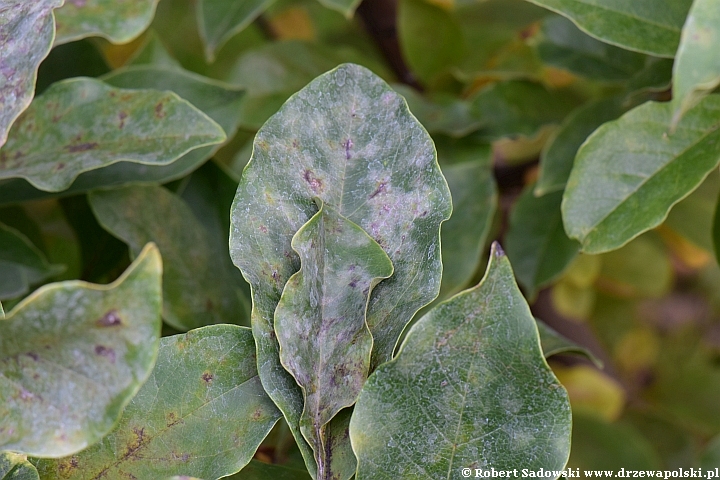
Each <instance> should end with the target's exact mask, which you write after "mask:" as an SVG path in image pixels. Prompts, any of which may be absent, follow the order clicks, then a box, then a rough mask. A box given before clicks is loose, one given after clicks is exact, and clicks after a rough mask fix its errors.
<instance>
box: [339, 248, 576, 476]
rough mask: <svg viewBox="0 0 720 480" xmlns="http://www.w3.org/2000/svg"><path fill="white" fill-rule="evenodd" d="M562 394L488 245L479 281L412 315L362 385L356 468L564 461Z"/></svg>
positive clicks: (411, 472)
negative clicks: (393, 350) (395, 347)
mask: <svg viewBox="0 0 720 480" xmlns="http://www.w3.org/2000/svg"><path fill="white" fill-rule="evenodd" d="M570 426H571V414H570V403H569V401H568V396H567V393H566V392H565V390H564V389H563V387H562V385H560V383H559V382H558V380H557V379H556V378H555V376H554V375H553V373H552V370H550V367H548V365H547V363H546V362H545V358H544V357H543V353H542V351H541V350H540V342H539V341H538V331H537V328H536V326H535V320H534V318H533V316H532V314H531V313H530V308H529V307H528V305H527V303H526V302H525V299H524V298H523V296H522V294H521V293H520V290H518V288H517V285H516V284H515V280H514V278H513V273H512V268H511V267H510V262H509V261H508V260H507V257H505V255H504V254H503V252H502V249H500V247H499V246H498V245H497V244H494V245H493V248H492V251H491V253H490V263H489V265H488V269H487V272H486V273H485V277H484V278H483V280H482V281H481V282H480V284H479V285H478V286H476V287H474V288H473V289H471V290H467V291H465V292H463V293H460V294H458V295H456V296H455V297H453V298H452V299H450V300H448V301H447V302H444V303H442V304H440V305H438V306H437V307H435V308H434V309H433V310H431V311H430V313H428V314H427V315H426V316H424V317H423V318H422V319H420V321H418V322H417V323H416V324H415V325H414V326H413V328H412V329H411V330H410V332H409V333H408V335H407V337H406V339H405V341H404V342H403V345H402V347H401V349H400V352H399V353H398V355H397V356H396V357H395V358H394V359H393V360H392V361H391V362H388V363H386V364H384V365H381V366H380V367H379V368H378V369H377V370H376V371H375V373H373V374H372V375H371V376H370V378H369V379H368V381H367V382H366V383H365V386H364V387H363V391H362V393H361V394H360V398H359V399H358V402H357V404H356V405H355V412H354V413H353V417H352V420H351V422H350V438H351V441H352V446H353V450H354V451H355V453H356V455H357V457H358V471H357V476H356V478H357V479H358V480H364V479H366V478H371V479H373V480H382V479H388V480H389V479H393V480H394V479H397V478H418V477H422V478H461V477H460V474H461V472H462V469H463V468H471V469H476V468H481V469H483V470H485V469H489V468H490V467H494V468H495V469H497V470H512V469H514V468H517V469H521V468H528V469H531V470H539V469H540V468H544V469H548V470H561V469H562V468H563V467H564V466H565V463H566V462H567V459H568V455H569V453H570Z"/></svg>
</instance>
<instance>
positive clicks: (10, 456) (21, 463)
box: [0, 452, 40, 480]
mask: <svg viewBox="0 0 720 480" xmlns="http://www.w3.org/2000/svg"><path fill="white" fill-rule="evenodd" d="M0 480H40V477H39V476H38V471H37V470H36V469H35V466H34V465H33V464H32V463H30V462H28V459H27V457H26V456H25V455H20V454H17V453H11V452H0Z"/></svg>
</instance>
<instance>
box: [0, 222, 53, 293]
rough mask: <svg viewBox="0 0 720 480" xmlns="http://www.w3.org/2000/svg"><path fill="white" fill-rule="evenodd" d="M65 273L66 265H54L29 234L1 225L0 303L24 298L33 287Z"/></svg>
mask: <svg viewBox="0 0 720 480" xmlns="http://www.w3.org/2000/svg"><path fill="white" fill-rule="evenodd" d="M63 270H65V267H64V266H63V265H51V264H50V262H48V261H47V258H45V255H43V253H42V252H41V251H40V250H39V249H38V248H37V247H36V246H35V245H33V244H32V242H31V241H30V240H29V239H28V238H27V237H26V236H25V235H23V234H22V233H20V232H19V231H17V230H15V229H14V228H10V227H8V226H6V225H3V224H2V223H0V300H8V299H11V298H16V297H19V296H20V295H24V294H26V293H27V292H28V291H30V286H31V285H35V284H38V283H40V282H42V281H44V280H47V279H48V278H50V277H53V276H55V275H57V274H59V273H62V271H63Z"/></svg>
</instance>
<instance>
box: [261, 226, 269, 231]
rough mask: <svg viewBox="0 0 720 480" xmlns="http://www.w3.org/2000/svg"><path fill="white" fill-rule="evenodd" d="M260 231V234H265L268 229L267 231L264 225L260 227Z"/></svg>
mask: <svg viewBox="0 0 720 480" xmlns="http://www.w3.org/2000/svg"><path fill="white" fill-rule="evenodd" d="M260 231H261V232H262V233H267V232H268V229H267V227H266V226H265V225H260Z"/></svg>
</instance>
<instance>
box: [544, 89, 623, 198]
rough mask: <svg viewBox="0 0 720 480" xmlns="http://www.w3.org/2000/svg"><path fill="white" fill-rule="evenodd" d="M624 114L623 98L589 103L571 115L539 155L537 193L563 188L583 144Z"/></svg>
mask: <svg viewBox="0 0 720 480" xmlns="http://www.w3.org/2000/svg"><path fill="white" fill-rule="evenodd" d="M624 112H625V109H624V108H623V106H622V102H621V99H620V98H618V97H612V98H608V99H603V100H598V101H595V102H590V103H589V104H587V105H584V106H582V107H580V108H578V109H577V110H575V111H574V112H573V113H571V114H570V115H568V116H567V117H566V119H565V120H564V121H563V123H562V125H561V126H560V129H559V130H558V131H557V133H556V134H555V135H554V136H553V138H552V139H551V140H550V141H549V142H548V143H547V144H546V145H545V148H543V151H542V153H541V155H540V172H539V176H538V181H537V183H536V184H535V194H536V195H545V194H546V193H550V192H555V191H558V190H562V189H564V188H565V184H566V183H567V179H568V177H569V176H570V172H571V171H572V167H573V164H574V163H575V155H576V154H577V151H578V149H579V148H580V145H582V144H583V142H584V141H585V140H586V139H587V137H588V136H589V135H590V134H591V133H592V132H594V131H595V130H596V129H597V128H598V127H599V126H600V125H602V124H603V123H605V122H609V121H610V120H615V119H616V118H618V117H619V116H620V115H622V114H623V113H624Z"/></svg>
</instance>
